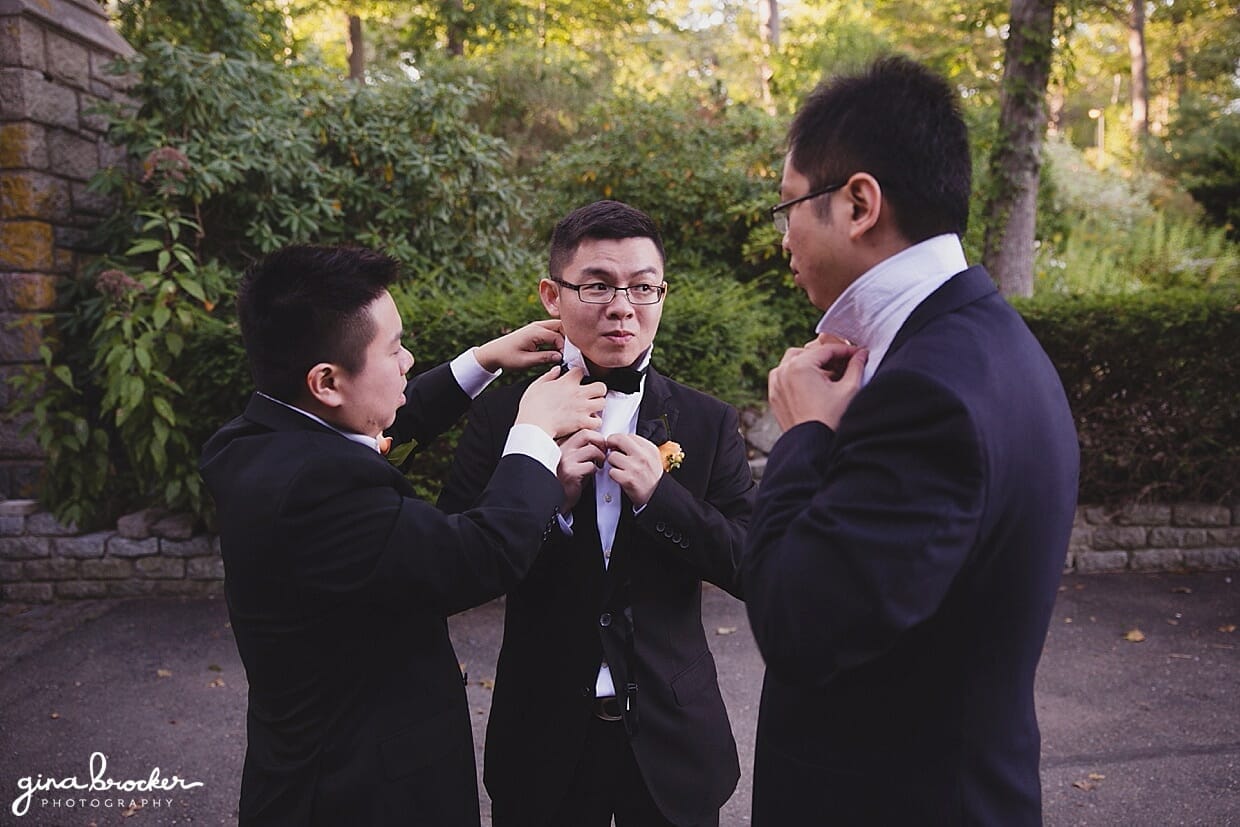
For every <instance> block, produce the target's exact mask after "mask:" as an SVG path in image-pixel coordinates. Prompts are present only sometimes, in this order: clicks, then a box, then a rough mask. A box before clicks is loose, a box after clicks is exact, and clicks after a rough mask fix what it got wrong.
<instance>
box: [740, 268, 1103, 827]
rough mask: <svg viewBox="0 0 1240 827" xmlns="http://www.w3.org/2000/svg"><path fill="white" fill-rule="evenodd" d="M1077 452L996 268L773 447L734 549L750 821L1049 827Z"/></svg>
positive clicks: (971, 276)
mask: <svg viewBox="0 0 1240 827" xmlns="http://www.w3.org/2000/svg"><path fill="white" fill-rule="evenodd" d="M1077 470H1078V448H1077V440H1076V433H1075V430H1074V428H1073V422H1072V415H1071V413H1070V412H1069V409H1068V403H1067V400H1066V399H1065V396H1064V392H1063V387H1062V386H1061V384H1060V381H1059V378H1058V376H1057V375H1056V373H1055V370H1054V368H1053V367H1052V365H1051V363H1050V360H1049V359H1047V357H1046V354H1045V353H1044V352H1043V350H1042V348H1041V346H1040V345H1039V344H1038V343H1037V341H1036V340H1035V339H1034V338H1033V336H1032V335H1031V334H1030V332H1029V330H1028V328H1027V327H1026V326H1025V324H1024V322H1023V320H1022V319H1021V318H1020V317H1019V316H1018V315H1017V314H1016V312H1015V311H1013V310H1012V309H1011V308H1010V307H1009V306H1008V304H1007V303H1006V302H1005V301H1004V300H1003V299H1002V298H1001V297H1000V296H999V295H998V293H997V292H996V291H995V287H994V284H993V283H992V282H991V280H990V277H989V276H988V275H987V273H986V271H985V270H983V269H982V268H980V267H974V268H971V269H969V270H966V271H964V272H962V273H959V274H957V275H956V276H955V277H953V278H952V279H951V280H950V281H948V282H947V283H946V284H945V285H943V287H941V288H940V289H939V290H937V291H936V292H935V293H934V294H932V295H931V296H930V297H929V298H927V299H926V300H925V301H924V302H923V303H922V304H921V305H920V306H919V307H918V308H917V309H916V310H915V311H914V312H913V314H912V315H911V316H910V318H909V319H908V321H907V322H906V323H905V324H904V326H903V327H902V328H901V329H900V331H899V333H898V335H897V337H896V339H895V341H894V342H893V344H892V347H891V349H890V350H889V351H888V353H887V355H886V357H885V358H884V359H883V361H882V364H881V365H880V366H879V367H878V369H877V371H876V372H875V374H874V376H873V378H872V380H871V381H870V382H869V383H868V384H867V385H866V386H865V387H864V388H863V389H862V390H861V391H860V392H859V393H858V394H857V395H856V397H855V398H854V399H853V401H852V403H851V404H850V405H849V407H848V409H847V411H846V412H845V414H844V417H843V419H842V420H841V422H840V425H839V429H838V431H836V432H832V431H831V430H830V429H829V428H827V427H825V426H823V425H821V424H817V423H803V424H801V425H798V426H796V427H794V428H792V429H790V430H789V431H788V432H787V433H786V434H784V435H783V436H782V437H781V438H780V440H779V442H778V443H777V444H776V445H775V448H774V449H773V450H772V452H771V455H770V458H769V460H768V463H767V466H766V472H765V474H764V476H763V479H762V486H761V489H760V491H759V493H758V502H757V506H756V510H755V514H754V521H753V525H752V526H751V529H750V533H749V538H748V542H747V544H746V548H745V559H744V563H743V572H744V582H745V595H746V599H747V607H748V611H749V616H750V619H751V621H752V626H753V630H754V636H755V638H756V639H757V642H758V646H759V648H760V649H761V651H762V655H763V657H764V658H765V660H766V665H767V672H766V681H765V684H764V687H763V693H762V705H761V709H760V712H759V723H758V735H757V750H756V756H755V768H754V798H753V824H754V825H755V827H772V826H774V827H782V825H788V824H927V825H929V824H936V825H937V824H994V825H1005V827H1006V826H1007V825H1038V824H1040V823H1041V788H1040V782H1039V778H1038V757H1039V735H1038V726H1037V720H1036V717H1035V714H1034V699H1033V679H1034V671H1035V669H1036V667H1037V663H1038V658H1039V656H1040V654H1041V650H1042V644H1043V642H1044V640H1045V637H1046V629H1047V624H1048V623H1049V620H1050V614H1051V608H1052V604H1053V603H1054V601H1055V594H1056V591H1057V588H1058V584H1059V579H1060V574H1061V572H1062V570H1063V564H1064V552H1065V550H1066V548H1067V544H1068V536H1069V533H1070V530H1071V526H1072V519H1073V512H1074V509H1075V503H1076V491H1077Z"/></svg>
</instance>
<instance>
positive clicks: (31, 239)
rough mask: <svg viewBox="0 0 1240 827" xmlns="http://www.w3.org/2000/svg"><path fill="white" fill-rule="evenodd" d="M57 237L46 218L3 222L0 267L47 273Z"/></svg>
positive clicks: (1, 223) (0, 236) (1, 227)
mask: <svg viewBox="0 0 1240 827" xmlns="http://www.w3.org/2000/svg"><path fill="white" fill-rule="evenodd" d="M53 246H54V238H53V235H52V225H51V224H48V223H47V222H45V221H0V269H5V270H33V271H36V272H39V271H43V272H46V271H48V270H50V269H51V268H52V263H53V259H52V248H53Z"/></svg>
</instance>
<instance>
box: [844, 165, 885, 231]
mask: <svg viewBox="0 0 1240 827" xmlns="http://www.w3.org/2000/svg"><path fill="white" fill-rule="evenodd" d="M844 195H845V197H846V198H847V199H848V202H849V206H850V207H851V213H850V214H849V216H848V237H849V238H850V239H852V240H854V241H855V240H857V239H859V238H861V237H862V236H863V235H865V234H866V233H868V232H869V231H870V230H872V229H874V227H875V225H877V224H878V222H879V219H880V218H882V215H883V188H882V187H881V186H879V183H878V180H877V179H876V178H875V177H874V176H873V175H870V173H868V172H858V173H856V174H854V175H853V177H851V178H849V179H848V183H847V184H845V185H844Z"/></svg>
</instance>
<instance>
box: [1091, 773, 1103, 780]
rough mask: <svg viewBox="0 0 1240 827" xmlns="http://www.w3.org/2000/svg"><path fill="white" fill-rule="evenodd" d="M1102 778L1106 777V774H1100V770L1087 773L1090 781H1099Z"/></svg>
mask: <svg viewBox="0 0 1240 827" xmlns="http://www.w3.org/2000/svg"><path fill="white" fill-rule="evenodd" d="M1104 778H1106V776H1105V775H1103V774H1102V773H1100V772H1091V773H1090V774H1089V780H1090V781H1101V780H1102V779H1104Z"/></svg>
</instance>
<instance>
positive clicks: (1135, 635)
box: [1124, 629, 1145, 643]
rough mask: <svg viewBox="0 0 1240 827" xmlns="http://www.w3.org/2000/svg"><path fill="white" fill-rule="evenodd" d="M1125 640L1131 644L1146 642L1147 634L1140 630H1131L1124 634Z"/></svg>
mask: <svg viewBox="0 0 1240 827" xmlns="http://www.w3.org/2000/svg"><path fill="white" fill-rule="evenodd" d="M1124 640H1126V641H1128V642H1129V643H1140V642H1141V641H1143V640H1145V632H1142V631H1141V630H1140V629H1129V630H1128V631H1127V632H1125V633H1124Z"/></svg>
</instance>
